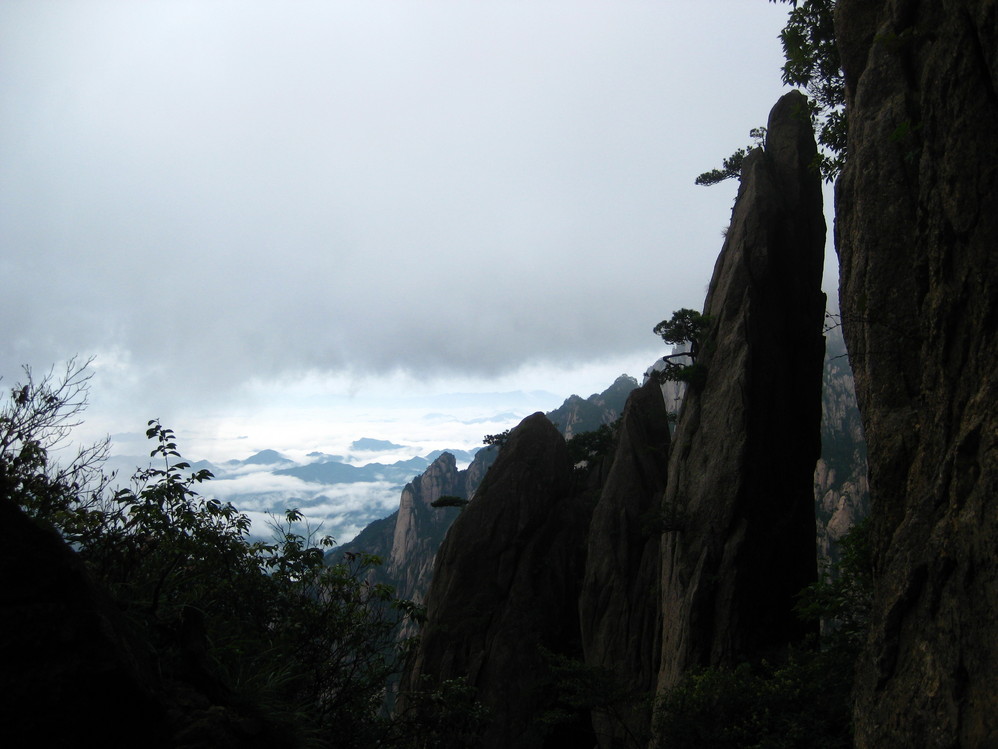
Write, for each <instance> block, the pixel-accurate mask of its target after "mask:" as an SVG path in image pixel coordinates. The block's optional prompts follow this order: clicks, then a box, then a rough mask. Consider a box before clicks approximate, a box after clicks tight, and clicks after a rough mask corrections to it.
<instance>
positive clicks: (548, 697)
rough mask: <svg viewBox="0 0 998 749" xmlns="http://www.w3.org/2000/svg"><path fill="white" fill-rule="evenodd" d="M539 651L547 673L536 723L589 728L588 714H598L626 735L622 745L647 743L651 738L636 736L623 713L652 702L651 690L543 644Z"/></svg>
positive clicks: (552, 727) (548, 728)
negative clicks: (641, 689)
mask: <svg viewBox="0 0 998 749" xmlns="http://www.w3.org/2000/svg"><path fill="white" fill-rule="evenodd" d="M540 653H541V659H542V662H543V664H544V669H543V670H544V673H545V674H546V679H545V680H544V683H543V690H542V697H541V699H540V703H541V704H542V710H541V717H540V721H539V722H540V724H541V727H542V729H543V730H546V731H547V732H548V733H551V732H554V731H557V730H558V729H559V728H562V729H563V728H564V727H572V726H575V727H576V728H577V727H578V725H579V723H580V722H583V723H584V724H585V725H586V726H587V727H588V725H589V723H590V721H589V719H588V716H589V715H591V714H597V715H599V716H600V717H602V718H604V719H605V720H606V721H607V722H609V723H610V724H612V725H614V726H616V727H617V729H618V732H619V734H621V735H622V736H624V737H626V740H625V744H624V745H625V746H627V747H645V746H647V745H648V739H649V738H650V737H648V736H643V735H642V736H638V735H635V734H634V733H633V732H632V731H631V729H630V728H629V726H628V722H627V721H626V720H625V718H624V715H625V714H626V713H628V712H630V711H633V710H634V709H635V708H639V707H642V706H643V707H645V708H647V707H648V705H650V704H651V701H652V695H651V694H650V693H644V692H640V691H638V690H636V689H635V688H634V686H633V685H631V684H623V683H621V681H620V679H619V678H618V677H617V676H616V675H615V674H614V673H613V672H612V671H610V670H609V669H606V668H603V667H600V666H592V665H587V664H586V663H584V662H583V661H581V660H579V659H577V658H571V657H569V656H567V655H564V654H561V653H554V652H552V651H550V650H548V649H547V648H543V647H541V648H540ZM580 739H581V737H580ZM590 743H591V742H590ZM579 745H581V743H580V744H579ZM615 746H616V744H615Z"/></svg>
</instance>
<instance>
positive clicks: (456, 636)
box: [409, 413, 591, 748]
mask: <svg viewBox="0 0 998 749" xmlns="http://www.w3.org/2000/svg"><path fill="white" fill-rule="evenodd" d="M590 514H591V508H590V507H587V506H586V504H585V503H584V502H581V501H579V500H578V499H577V497H576V495H575V493H574V492H573V469H572V465H571V463H570V461H569V457H568V452H567V449H566V446H565V441H564V439H563V438H562V436H561V435H560V434H559V433H558V431H557V429H555V427H554V426H553V425H552V424H551V422H550V421H548V419H547V418H546V417H545V416H544V415H543V414H540V413H538V414H534V415H533V416H529V417H527V418H526V419H524V420H523V422H521V424H520V425H519V426H518V427H517V428H516V429H514V430H513V431H512V432H511V434H510V437H509V440H508V442H507V444H506V445H505V447H503V449H502V450H500V452H499V456H498V458H497V460H496V463H495V465H494V466H493V467H492V469H491V470H490V471H489V473H488V475H487V476H486V478H485V481H484V482H483V484H482V486H481V487H480V488H479V491H478V493H477V494H476V496H475V499H473V500H472V502H471V503H470V504H469V505H468V506H467V507H466V508H465V509H464V510H463V511H462V512H461V514H460V515H459V516H458V518H457V519H456V520H455V521H454V524H453V525H452V526H451V529H450V531H449V532H448V534H447V537H446V538H445V539H444V542H443V544H442V545H441V547H440V550H439V551H438V553H437V558H436V563H435V566H434V572H433V582H432V585H431V587H430V592H429V595H428V597H427V621H426V624H425V626H424V628H423V633H422V640H421V642H420V646H419V650H418V652H417V654H416V658H415V661H414V664H413V668H412V670H411V672H410V675H409V684H410V686H420V687H423V686H425V683H424V682H423V681H422V679H423V677H426V679H428V680H429V682H430V683H431V684H439V683H440V682H442V681H444V680H447V679H454V678H463V677H466V678H467V679H468V682H469V683H470V684H471V685H472V686H474V687H475V688H476V689H477V691H478V696H479V699H480V700H481V701H482V702H483V703H484V704H485V706H486V707H488V708H489V709H490V710H491V711H492V718H491V721H490V723H489V727H488V730H487V732H486V735H485V736H484V738H483V740H482V743H481V744H480V746H482V747H503V748H505V747H511V746H515V747H525V748H527V747H534V746H537V747H539V746H543V745H545V744H544V740H545V739H544V737H543V736H542V735H541V733H540V732H539V725H538V721H537V718H538V716H539V711H540V710H541V709H542V708H543V705H544V703H545V700H546V698H547V697H548V696H549V695H550V686H551V685H550V682H549V680H548V675H547V669H546V665H545V659H544V656H543V655H542V649H546V650H548V651H550V652H553V653H559V654H564V655H570V656H577V655H578V654H579V652H580V645H579V638H578V628H579V622H578V612H577V605H578V595H579V581H580V580H581V577H582V572H583V565H584V554H585V533H586V528H587V526H588V523H589V517H590ZM555 738H557V737H555ZM548 740H555V739H552V738H551V737H548ZM550 745H551V746H556V745H558V744H550Z"/></svg>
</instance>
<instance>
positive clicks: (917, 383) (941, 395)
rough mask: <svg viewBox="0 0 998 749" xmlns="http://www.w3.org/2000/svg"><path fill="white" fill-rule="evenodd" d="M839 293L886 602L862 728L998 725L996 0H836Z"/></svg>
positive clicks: (962, 730) (944, 740) (983, 729)
mask: <svg viewBox="0 0 998 749" xmlns="http://www.w3.org/2000/svg"><path fill="white" fill-rule="evenodd" d="M836 25H837V36H838V40H839V44H840V48H841V52H842V61H843V68H844V71H845V74H846V86H847V89H846V97H847V111H848V116H849V140H848V148H849V161H848V163H847V165H846V168H845V170H844V172H843V174H842V177H841V178H840V181H839V184H838V188H837V193H836V215H837V224H836V233H837V237H836V238H837V246H838V252H839V257H840V261H841V293H840V296H841V304H842V311H843V316H844V322H845V326H846V327H845V332H846V340H847V342H848V345H849V352H850V357H851V359H852V365H853V370H854V372H855V378H856V390H857V396H858V400H859V406H860V410H861V412H862V414H863V422H864V428H865V433H866V439H867V446H868V454H869V463H870V493H871V499H872V515H873V521H874V525H873V543H874V554H875V578H876V591H875V604H874V611H873V624H872V631H871V635H870V640H869V642H868V649H867V652H866V653H865V655H864V657H863V658H862V659H861V663H860V670H859V674H858V681H857V704H856V712H855V721H856V730H857V743H858V745H859V746H869V747H874V746H876V747H894V746H897V747H901V746H925V747H943V746H946V747H949V746H957V745H961V746H987V745H993V744H994V743H995V742H996V741H998V637H996V636H995V630H994V622H995V620H996V611H998V546H996V543H995V540H996V538H998V512H996V508H995V503H994V500H995V495H996V493H998V374H996V372H998V337H996V332H998V253H996V252H995V243H996V237H998V136H996V133H998V130H996V126H995V123H996V122H998V6H996V5H995V3H994V2H993V0H910V1H909V2H884V3H868V2H862V0H840V2H839V3H838V6H837V9H836Z"/></svg>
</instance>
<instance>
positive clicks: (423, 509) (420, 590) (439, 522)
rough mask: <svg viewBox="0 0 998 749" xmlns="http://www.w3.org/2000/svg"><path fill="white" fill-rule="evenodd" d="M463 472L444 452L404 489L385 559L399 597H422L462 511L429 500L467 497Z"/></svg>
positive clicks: (411, 598) (417, 599)
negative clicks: (439, 550) (438, 554)
mask: <svg viewBox="0 0 998 749" xmlns="http://www.w3.org/2000/svg"><path fill="white" fill-rule="evenodd" d="M462 473H463V472H461V471H458V470H457V461H456V460H455V459H454V456H453V455H451V454H450V453H446V452H445V453H443V454H442V455H441V456H440V457H439V458H437V459H436V460H435V461H433V463H431V464H430V466H429V468H427V469H426V471H424V472H423V473H421V474H420V475H419V476H417V477H416V478H414V479H413V480H412V481H411V482H410V483H408V484H406V486H405V488H404V489H403V490H402V496H401V498H400V500H399V510H398V516H397V518H396V520H395V532H394V534H393V536H392V542H391V551H390V552H389V554H388V558H387V559H386V560H385V572H386V574H387V575H388V578H389V579H391V580H393V581H394V584H395V585H396V594H397V595H398V596H399V597H400V598H404V599H406V600H411V601H415V602H417V603H422V601H423V597H424V596H425V593H426V590H427V588H429V585H430V575H431V574H432V572H433V558H434V555H435V554H436V552H437V548H438V547H439V546H440V542H441V541H442V540H443V537H444V534H445V533H446V532H447V529H448V528H449V527H450V524H451V523H452V522H453V521H454V518H455V517H457V514H458V512H459V510H458V509H457V508H456V507H431V506H430V503H431V502H434V501H436V500H437V499H439V498H440V497H441V496H444V495H450V496H455V497H461V498H462V499H466V498H467V496H468V495H467V493H466V489H465V482H464V476H463V475H462Z"/></svg>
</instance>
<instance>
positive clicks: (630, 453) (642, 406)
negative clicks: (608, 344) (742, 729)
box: [579, 380, 669, 747]
mask: <svg viewBox="0 0 998 749" xmlns="http://www.w3.org/2000/svg"><path fill="white" fill-rule="evenodd" d="M668 456H669V419H668V414H667V413H666V407H665V401H664V399H663V397H662V390H661V388H660V387H659V385H658V384H657V383H656V382H654V381H651V380H650V381H649V382H647V383H646V384H645V385H644V386H643V387H641V388H639V389H638V390H635V391H634V392H633V393H632V394H631V397H630V399H629V400H628V402H627V407H626V408H625V409H624V417H623V421H622V422H621V426H620V433H619V438H618V441H617V449H616V451H615V454H614V459H613V464H612V467H611V468H610V470H609V473H608V475H607V478H606V481H605V483H604V485H603V490H602V493H601V494H600V498H599V502H598V503H597V505H596V509H595V510H594V511H593V517H592V524H591V526H590V532H589V544H588V552H587V557H586V573H585V579H584V581H583V585H582V595H581V597H580V599H579V611H580V613H581V622H580V624H581V627H582V629H581V634H582V645H583V650H584V654H585V662H586V664H587V665H588V666H594V667H597V668H599V669H602V670H603V671H604V672H606V673H609V674H612V680H613V683H614V685H616V686H617V687H618V688H619V687H624V688H625V689H626V691H627V692H629V693H630V694H629V695H628V697H629V699H627V700H626V704H625V705H624V706H623V707H620V708H618V709H617V711H616V712H615V714H614V715H612V716H611V715H607V714H604V713H602V712H600V711H598V710H597V711H594V712H593V715H592V721H593V727H594V729H595V731H596V736H597V738H598V740H599V744H600V746H602V747H610V746H622V745H625V744H624V743H622V742H624V741H625V738H626V737H628V736H630V737H636V736H645V735H647V734H648V733H649V728H650V717H651V716H650V711H648V710H647V708H646V704H647V703H644V702H643V701H642V697H646V696H648V695H649V694H651V693H652V692H653V691H654V689H655V684H656V678H657V673H658V669H657V666H658V661H659V646H660V644H661V626H660V622H661V615H660V611H659V607H658V599H659V595H658V586H659V580H660V577H661V566H660V556H661V550H660V548H659V539H660V538H661V523H660V517H659V512H658V510H659V507H660V505H661V501H662V492H663V491H664V489H665V483H666V469H667V466H668Z"/></svg>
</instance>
